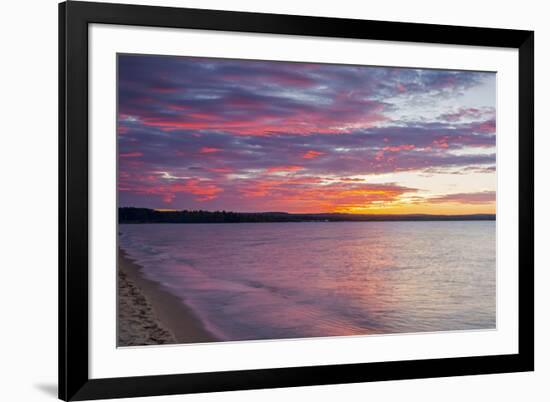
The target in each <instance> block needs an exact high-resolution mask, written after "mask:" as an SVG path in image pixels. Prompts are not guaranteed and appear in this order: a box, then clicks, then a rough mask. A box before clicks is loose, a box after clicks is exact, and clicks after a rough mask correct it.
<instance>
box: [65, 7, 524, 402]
mask: <svg viewBox="0 0 550 402" xmlns="http://www.w3.org/2000/svg"><path fill="white" fill-rule="evenodd" d="M59 40H60V42H59V95H60V96H59V99H60V104H59V127H60V130H59V131H60V133H59V147H60V148H59V149H60V152H59V155H60V162H59V182H60V187H59V191H60V197H59V200H60V201H59V208H60V209H59V211H60V213H59V219H60V222H59V233H60V239H59V240H60V241H59V291H60V295H59V397H60V398H61V399H63V400H87V399H100V398H118V397H133V396H151V395H167V394H179V393H195V392H210V391H224V390H242V389H251V388H273V387H292V386H304V385H317V384H333V383H350V382H364V381H380V380H395V379H411V378H425V377H436V376H457V375H472V374H486V373H503V372H517V371H530V370H533V369H534V346H533V329H534V318H533V317H534V315H533V301H534V298H533V285H534V277H533V273H534V262H533V255H534V254H533V209H534V208H533V205H534V201H533V193H534V190H533V150H534V145H533V138H534V132H533V130H534V129H533V115H534V82H533V77H534V67H533V58H534V47H533V43H534V42H533V41H534V33H533V32H531V31H518V30H508V29H492V28H491V29H490V28H472V27H459V26H443V25H427V24H412V23H398V22H382V21H362V20H349V19H335V18H320V17H307V16H290V15H273V14H255V13H242V12H229V11H211V10H199V9H182V8H165V7H152V6H141V5H139V6H138V5H119V4H102V3H88V2H77V1H70V2H66V3H62V4H60V5H59Z"/></svg>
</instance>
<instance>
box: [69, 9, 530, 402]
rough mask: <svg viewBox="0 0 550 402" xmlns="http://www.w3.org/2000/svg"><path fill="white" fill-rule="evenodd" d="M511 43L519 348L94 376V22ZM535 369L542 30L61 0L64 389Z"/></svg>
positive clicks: (90, 395)
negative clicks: (515, 82)
mask: <svg viewBox="0 0 550 402" xmlns="http://www.w3.org/2000/svg"><path fill="white" fill-rule="evenodd" d="M92 23H99V24H118V25H133V26H149V27H171V28H193V29H201V30H216V31H229V32H235V31H239V32H256V33H271V34H285V35H305V36H321V37H332V38H355V39H375V40H386V41H402V42H423V43H439V44H451V45H471V46H488V47H507V48H514V49H517V50H518V51H519V98H518V107H519V133H518V135H519V149H518V152H519V260H518V275H519V306H518V307H519V334H518V336H519V338H518V339H519V345H518V353H517V354H508V355H497V356H471V357H459V358H442V359H427V360H411V361H394V362H376V363H359V364H341V365H326V366H314V367H294V368H277V369H261V370H243V371H225V372H212V373H191V374H173V375H158V376H142V377H124V378H104V379H90V378H89V375H88V367H89V364H88V363H89V350H88V337H89V335H88V329H89V324H88V286H89V282H88V257H89V248H88V247H89V244H88V219H89V218H88V173H89V172H88V25H89V24H92ZM532 370H534V32H532V31H520V30H510V29H493V28H473V27H460V26H446V25H431V24H415V23H400V22H399V23H398V22H383V21H364V20H352V19H338V18H322V17H307V16H291V15H274V14H257V13H244V12H230V11H211V10H200V9H184V8H169V7H156V6H142V5H121V4H105V3H89V2H78V1H69V2H65V3H61V4H60V5H59V398H61V399H63V400H89V399H102V398H119V397H137V396H151V395H169V394H181V393H196V392H211V391H225V390H244V389H253V388H274V387H293V386H305V385H320V384H335V383H351V382H365V381H383V380H398V379H412V378H425V377H444V376H461V375H473V374H488V373H505V372H520V371H532Z"/></svg>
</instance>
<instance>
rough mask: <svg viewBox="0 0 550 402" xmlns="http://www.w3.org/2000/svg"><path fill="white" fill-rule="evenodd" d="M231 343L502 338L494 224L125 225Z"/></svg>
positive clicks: (148, 265)
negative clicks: (420, 335) (488, 333)
mask: <svg viewBox="0 0 550 402" xmlns="http://www.w3.org/2000/svg"><path fill="white" fill-rule="evenodd" d="M119 232H120V245H121V247H122V248H124V249H125V250H126V251H127V252H128V254H129V255H130V257H132V258H134V259H135V260H136V261H137V262H138V263H139V264H140V265H142V266H143V267H144V273H145V275H146V276H147V277H148V278H149V279H153V280H155V281H158V282H160V283H161V284H162V285H164V286H165V287H166V288H167V289H168V290H169V291H170V292H172V293H174V294H175V295H177V296H179V297H180V298H181V299H182V300H185V303H186V304H188V305H189V306H191V307H192V308H193V309H194V310H195V312H196V313H197V315H198V316H199V317H200V318H201V319H202V320H203V321H204V323H205V325H206V326H207V328H208V329H209V330H210V331H212V332H213V333H215V334H216V335H217V336H219V337H220V338H221V339H223V340H244V339H266V338H271V339H276V338H296V337H298V338H301V337H309V336H334V335H357V334H370V333H398V332H419V331H446V330H465V329H481V328H483V329H485V328H494V327H495V291H496V288H495V275H496V271H495V222H334V223H330V222H327V223H250V224H248V223H242V224H164V225H163V224H140V225H119Z"/></svg>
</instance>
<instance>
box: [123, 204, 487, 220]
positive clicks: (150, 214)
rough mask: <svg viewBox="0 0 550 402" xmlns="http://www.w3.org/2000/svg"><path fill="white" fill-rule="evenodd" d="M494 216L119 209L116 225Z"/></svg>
mask: <svg viewBox="0 0 550 402" xmlns="http://www.w3.org/2000/svg"><path fill="white" fill-rule="evenodd" d="M493 220H495V215H494V214H473V215H425V214H410V215H379V214H377V215H368V214H340V213H319V214H289V213H286V212H228V211H202V210H195V211H188V210H183V211H159V210H155V209H149V208H133V207H123V208H119V209H118V221H119V223H245V222H345V221H348V222H377V221H493Z"/></svg>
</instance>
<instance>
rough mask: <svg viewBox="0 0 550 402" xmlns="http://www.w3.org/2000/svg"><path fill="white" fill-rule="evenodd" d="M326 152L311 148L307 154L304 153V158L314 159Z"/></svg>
mask: <svg viewBox="0 0 550 402" xmlns="http://www.w3.org/2000/svg"><path fill="white" fill-rule="evenodd" d="M324 154H325V153H324V152H319V151H313V150H309V151H307V152H306V153H305V154H303V155H302V158H304V159H314V158H317V157H319V156H321V155H324Z"/></svg>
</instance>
